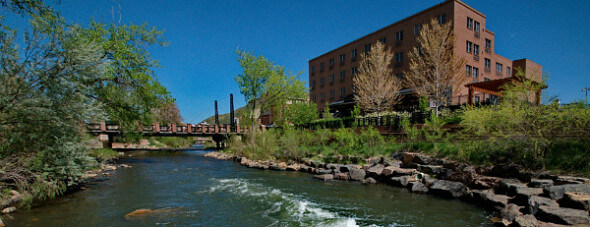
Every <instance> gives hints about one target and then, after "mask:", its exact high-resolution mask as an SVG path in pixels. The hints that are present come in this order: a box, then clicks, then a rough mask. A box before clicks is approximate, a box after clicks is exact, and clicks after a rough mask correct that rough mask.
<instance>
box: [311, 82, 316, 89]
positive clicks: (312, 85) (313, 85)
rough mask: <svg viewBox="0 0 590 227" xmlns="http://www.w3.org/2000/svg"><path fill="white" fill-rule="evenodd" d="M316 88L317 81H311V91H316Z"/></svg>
mask: <svg viewBox="0 0 590 227" xmlns="http://www.w3.org/2000/svg"><path fill="white" fill-rule="evenodd" d="M314 88H315V80H312V81H311V89H314Z"/></svg>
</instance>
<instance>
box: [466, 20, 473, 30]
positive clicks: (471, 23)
mask: <svg viewBox="0 0 590 227" xmlns="http://www.w3.org/2000/svg"><path fill="white" fill-rule="evenodd" d="M467 28H468V29H469V30H472V29H473V19H472V18H471V17H467Z"/></svg>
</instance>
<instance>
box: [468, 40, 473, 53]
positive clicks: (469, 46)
mask: <svg viewBox="0 0 590 227" xmlns="http://www.w3.org/2000/svg"><path fill="white" fill-rule="evenodd" d="M472 46H473V43H472V42H469V41H467V53H471V47H472Z"/></svg>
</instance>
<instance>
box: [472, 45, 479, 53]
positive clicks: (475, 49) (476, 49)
mask: <svg viewBox="0 0 590 227" xmlns="http://www.w3.org/2000/svg"><path fill="white" fill-rule="evenodd" d="M473 54H475V55H479V45H477V44H473Z"/></svg>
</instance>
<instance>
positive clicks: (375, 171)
mask: <svg viewBox="0 0 590 227" xmlns="http://www.w3.org/2000/svg"><path fill="white" fill-rule="evenodd" d="M383 169H385V166H383V165H382V164H376V165H375V166H373V167H371V168H369V169H368V170H367V175H369V176H371V177H373V178H376V177H379V176H381V173H383Z"/></svg>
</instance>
